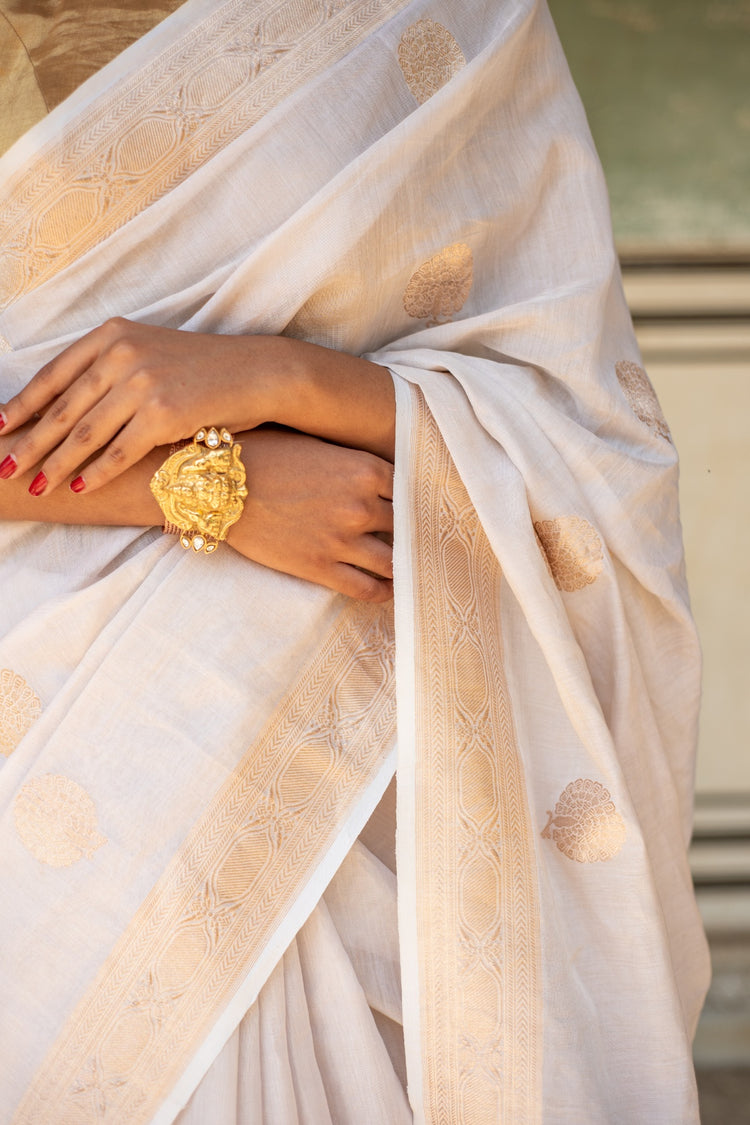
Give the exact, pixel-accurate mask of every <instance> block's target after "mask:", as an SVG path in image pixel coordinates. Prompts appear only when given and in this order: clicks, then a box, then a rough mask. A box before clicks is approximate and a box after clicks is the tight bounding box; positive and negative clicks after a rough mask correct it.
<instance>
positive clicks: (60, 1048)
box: [13, 603, 395, 1125]
mask: <svg viewBox="0 0 750 1125" xmlns="http://www.w3.org/2000/svg"><path fill="white" fill-rule="evenodd" d="M390 616H391V607H390V606H387V607H381V606H376V607H375V606H367V605H364V604H361V603H360V604H355V605H353V606H351V607H349V608H347V609H346V610H345V611H344V612H343V614H342V617H341V618H340V620H339V622H338V623H337V624H336V625H335V626H334V628H333V630H332V632H331V633H330V634H329V636H328V638H327V639H326V641H325V642H324V644H323V645H322V646H321V649H320V650H319V652H318V654H317V656H316V657H315V658H314V659H313V661H312V662H311V664H310V665H309V666H308V667H307V669H306V670H305V672H304V673H303V674H302V676H301V677H300V679H299V680H298V682H297V683H296V684H295V685H294V687H293V688H292V689H291V690H290V692H289V694H288V696H287V697H286V699H285V700H284V701H283V703H282V705H281V706H280V707H279V708H278V709H277V711H276V713H275V715H274V716H273V718H272V719H271V720H270V721H269V723H268V724H267V726H266V728H265V730H264V731H263V732H262V733H261V735H260V736H259V738H258V740H257V742H256V743H255V744H254V745H253V746H252V747H251V748H250V749H249V750H248V752H247V754H246V755H245V757H244V759H243V761H242V762H241V763H240V764H239V765H238V767H237V768H236V769H235V771H234V773H233V774H232V775H231V777H229V778H228V780H227V782H226V783H225V784H224V785H223V786H222V788H221V789H220V790H219V792H218V793H217V794H216V795H215V796H214V798H213V799H212V800H211V802H210V804H209V806H208V808H207V810H206V812H205V813H204V814H203V816H202V817H201V818H200V820H199V821H198V822H197V824H196V825H195V827H194V828H193V830H192V831H191V832H190V834H189V836H188V837H187V839H186V840H185V843H184V844H183V846H182V847H181V848H180V850H179V851H178V852H177V854H176V855H175V857H174V858H173V860H172V861H171V863H170V864H169V866H168V868H167V869H166V871H165V872H164V874H163V876H162V877H161V878H160V879H159V881H158V882H157V884H156V885H155V887H154V888H153V890H152V892H151V893H150V894H149V896H148V897H147V899H146V900H145V901H144V903H143V904H142V906H141V907H140V909H139V910H138V912H137V913H136V915H135V916H134V918H133V920H132V921H131V923H130V924H129V926H128V928H127V930H126V931H125V933H124V934H123V935H122V937H121V939H120V940H119V942H118V943H117V945H116V946H115V948H114V949H113V950H112V952H111V953H110V954H109V956H108V957H107V959H106V961H105V963H104V965H103V966H102V968H101V970H100V972H99V974H98V976H97V978H96V979H95V980H94V982H93V983H92V984H91V985H90V986H89V988H88V990H87V992H86V994H85V995H84V996H83V997H82V999H81V1000H80V1002H79V1004H78V1006H77V1008H76V1009H75V1011H74V1012H73V1013H72V1014H71V1016H70V1017H69V1019H68V1022H67V1025H66V1027H65V1028H64V1030H63V1031H62V1033H61V1035H60V1037H59V1039H58V1041H57V1043H56V1044H55V1045H54V1046H53V1048H52V1049H51V1050H50V1052H49V1054H48V1056H47V1058H46V1060H45V1061H44V1063H43V1064H42V1066H41V1068H40V1070H39V1072H38V1073H37V1075H36V1077H35V1078H34V1080H33V1082H32V1083H31V1085H30V1087H29V1089H28V1090H27V1092H26V1094H25V1095H24V1097H23V1099H22V1101H21V1103H20V1105H19V1106H18V1109H17V1110H16V1113H15V1115H14V1117H13V1122H14V1125H38V1122H40V1121H44V1122H45V1123H46V1125H57V1123H59V1125H63V1123H65V1125H88V1123H93V1122H112V1123H114V1122H122V1121H128V1122H129V1125H144V1123H146V1122H148V1121H150V1120H152V1119H153V1117H154V1115H155V1113H156V1112H157V1110H158V1109H159V1107H160V1106H161V1105H162V1104H163V1102H164V1101H165V1099H166V1098H167V1097H168V1096H169V1093H170V1091H171V1089H172V1088H173V1087H174V1085H175V1084H176V1082H178V1080H179V1079H180V1076H181V1075H182V1074H183V1073H184V1071H185V1069H186V1067H187V1066H188V1065H189V1063H190V1061H191V1059H192V1058H193V1057H194V1056H195V1053H196V1050H197V1048H198V1046H199V1045H200V1043H201V1042H202V1041H203V1040H204V1039H205V1037H206V1035H207V1034H208V1033H209V1032H210V1030H211V1028H212V1026H213V1025H214V1023H215V1022H216V1018H217V1013H219V1012H220V1011H221V1010H222V1009H224V1008H226V1006H227V1004H229V1003H230V1002H231V1000H232V997H233V995H234V994H236V992H237V990H238V988H239V987H240V986H241V985H242V982H243V980H245V979H246V978H247V976H248V973H249V972H250V970H251V967H252V965H253V964H254V963H257V961H258V960H259V959H260V958H261V957H262V956H263V954H264V950H265V949H266V947H267V946H268V944H269V942H270V941H272V940H273V937H274V934H275V933H276V932H277V931H278V929H279V927H280V926H282V925H283V924H284V922H285V920H286V919H287V918H288V916H289V914H290V912H291V911H292V910H293V909H294V906H295V903H296V902H297V901H298V899H299V898H300V897H301V896H303V895H304V893H305V890H306V887H307V884H308V882H309V880H310V878H311V877H312V874H313V873H314V872H315V870H316V869H317V867H318V864H319V863H320V860H321V857H322V856H323V855H325V853H326V851H327V849H328V847H329V846H330V845H331V842H332V841H333V840H334V839H335V838H336V836H337V835H338V833H339V832H340V830H341V827H342V823H343V821H344V819H345V817H346V814H347V811H348V809H349V808H350V806H351V805H352V802H353V801H355V800H356V799H357V796H358V794H360V793H361V792H362V791H364V790H365V789H366V788H367V786H368V785H369V784H370V783H371V782H372V781H373V779H374V778H375V777H376V776H377V774H378V773H379V771H380V770H381V768H382V765H383V762H384V760H385V759H386V758H387V756H388V753H389V751H390V750H391V748H392V746H393V742H394V738H395V699H394V692H393V690H392V687H393V682H392V680H393V677H392V667H393V656H394V646H393V631H392V625H391V621H390ZM280 952H283V950H281V951H280Z"/></svg>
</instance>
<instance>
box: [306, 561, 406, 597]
mask: <svg viewBox="0 0 750 1125" xmlns="http://www.w3.org/2000/svg"><path fill="white" fill-rule="evenodd" d="M322 584H323V585H325V586H328V587H329V588H330V589H331V590H337V591H338V593H340V594H346V596H347V597H349V598H356V599H357V601H362V602H388V601H390V600H391V598H392V597H393V582H392V581H390V580H387V579H385V578H375V577H374V576H373V575H372V574H365V572H364V571H362V570H358V569H357V568H356V567H354V566H347V565H346V563H337V564H336V566H334V568H333V571H332V572H331V576H330V581H326V580H323V582H322Z"/></svg>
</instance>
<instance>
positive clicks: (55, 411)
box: [49, 398, 68, 423]
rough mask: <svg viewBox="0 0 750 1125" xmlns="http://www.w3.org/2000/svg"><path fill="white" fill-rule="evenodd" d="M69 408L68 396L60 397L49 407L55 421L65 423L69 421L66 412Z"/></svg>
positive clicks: (50, 414) (51, 416)
mask: <svg viewBox="0 0 750 1125" xmlns="http://www.w3.org/2000/svg"><path fill="white" fill-rule="evenodd" d="M67 409H68V400H67V399H66V398H58V399H57V401H56V402H53V403H52V406H50V408H49V416H50V418H51V419H52V421H53V422H60V423H64V422H65V421H67V417H66V412H67Z"/></svg>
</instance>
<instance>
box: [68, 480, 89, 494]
mask: <svg viewBox="0 0 750 1125" xmlns="http://www.w3.org/2000/svg"><path fill="white" fill-rule="evenodd" d="M85 487H86V481H85V480H84V479H83V477H76V479H75V480H72V481H71V482H70V491H71V492H83V490H84V488H85Z"/></svg>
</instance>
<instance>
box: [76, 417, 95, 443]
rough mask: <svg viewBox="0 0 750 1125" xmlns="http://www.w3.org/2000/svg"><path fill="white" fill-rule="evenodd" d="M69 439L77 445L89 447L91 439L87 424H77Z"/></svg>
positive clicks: (91, 435)
mask: <svg viewBox="0 0 750 1125" xmlns="http://www.w3.org/2000/svg"><path fill="white" fill-rule="evenodd" d="M71 437H72V438H73V441H75V442H76V443H77V444H78V445H90V444H91V441H92V438H93V434H92V430H91V426H90V425H89V423H88V422H79V423H78V425H77V426H76V427H75V429H74V430H73V433H72V434H71Z"/></svg>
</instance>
